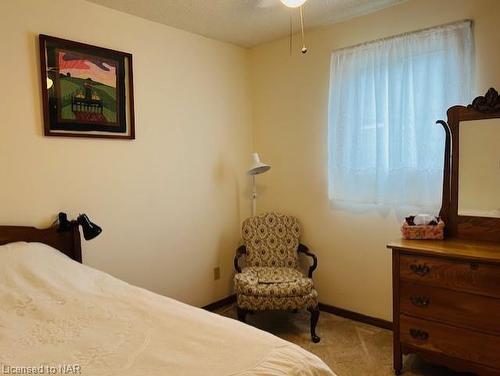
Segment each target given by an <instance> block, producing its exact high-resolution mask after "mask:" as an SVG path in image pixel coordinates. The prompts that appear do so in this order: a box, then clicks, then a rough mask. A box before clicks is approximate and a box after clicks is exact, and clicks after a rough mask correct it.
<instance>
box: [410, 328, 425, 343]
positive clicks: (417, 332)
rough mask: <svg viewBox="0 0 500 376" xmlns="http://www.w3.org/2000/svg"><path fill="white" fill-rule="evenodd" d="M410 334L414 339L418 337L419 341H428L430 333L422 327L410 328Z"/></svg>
mask: <svg viewBox="0 0 500 376" xmlns="http://www.w3.org/2000/svg"><path fill="white" fill-rule="evenodd" d="M410 335H411V336H412V338H413V339H418V340H419V341H427V339H429V333H427V332H425V331H423V330H420V329H410Z"/></svg>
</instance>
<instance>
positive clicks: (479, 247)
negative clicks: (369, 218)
mask: <svg viewBox="0 0 500 376" xmlns="http://www.w3.org/2000/svg"><path fill="white" fill-rule="evenodd" d="M387 248H391V249H393V250H401V251H409V252H418V253H421V254H426V255H429V256H442V257H458V258H462V259H471V260H480V261H489V262H495V263H500V243H496V242H495V243H494V242H483V241H476V240H465V239H446V240H404V239H401V240H398V241H395V242H392V243H389V244H387Z"/></svg>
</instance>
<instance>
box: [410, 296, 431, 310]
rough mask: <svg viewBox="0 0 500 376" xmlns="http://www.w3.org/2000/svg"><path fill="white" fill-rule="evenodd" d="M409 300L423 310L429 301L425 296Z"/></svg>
mask: <svg viewBox="0 0 500 376" xmlns="http://www.w3.org/2000/svg"><path fill="white" fill-rule="evenodd" d="M410 300H411V302H412V303H413V305H416V306H417V307H423V308H425V307H427V306H428V305H429V303H430V299H429V298H428V297H426V296H412V297H411V298H410Z"/></svg>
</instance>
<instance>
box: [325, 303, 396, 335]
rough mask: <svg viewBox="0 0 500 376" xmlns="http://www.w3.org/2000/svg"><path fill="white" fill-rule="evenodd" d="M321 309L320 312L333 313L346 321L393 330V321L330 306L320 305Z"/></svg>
mask: <svg viewBox="0 0 500 376" xmlns="http://www.w3.org/2000/svg"><path fill="white" fill-rule="evenodd" d="M319 309H320V311H323V312H328V313H332V314H334V315H336V316H340V317H345V318H346V319H350V320H354V321H359V322H362V323H365V324H369V325H373V326H377V327H379V328H383V329H389V330H392V322H391V321H387V320H383V319H379V318H377V317H372V316H367V315H363V314H362V313H358V312H353V311H349V310H347V309H344V308H339V307H335V306H332V305H329V304H323V303H319Z"/></svg>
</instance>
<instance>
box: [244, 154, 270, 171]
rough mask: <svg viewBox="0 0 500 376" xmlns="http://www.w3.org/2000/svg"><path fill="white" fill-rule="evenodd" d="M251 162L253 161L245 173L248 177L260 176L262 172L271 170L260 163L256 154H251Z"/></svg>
mask: <svg viewBox="0 0 500 376" xmlns="http://www.w3.org/2000/svg"><path fill="white" fill-rule="evenodd" d="M252 160H253V163H252V166H251V167H250V168H249V169H248V171H247V174H248V175H259V174H262V173H263V172H266V171H268V170H269V169H271V166H269V165H267V164H265V163H262V162H261V161H260V157H259V154H258V153H253V154H252Z"/></svg>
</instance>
